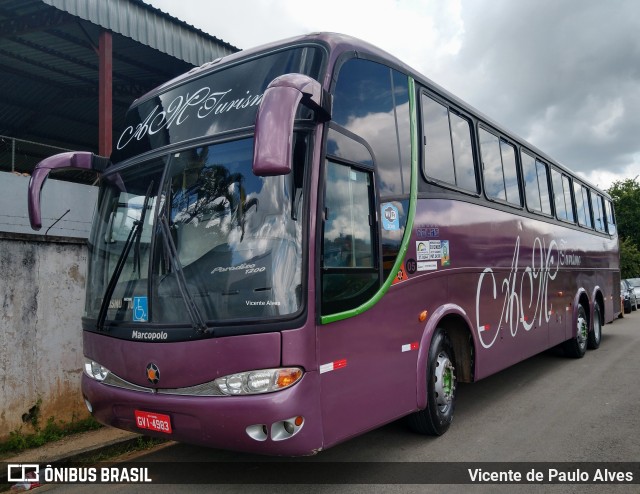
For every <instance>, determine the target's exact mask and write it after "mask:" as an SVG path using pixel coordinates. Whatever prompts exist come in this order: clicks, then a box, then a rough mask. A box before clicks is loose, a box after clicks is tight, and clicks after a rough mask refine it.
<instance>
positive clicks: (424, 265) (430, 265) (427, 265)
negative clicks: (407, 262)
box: [418, 261, 438, 271]
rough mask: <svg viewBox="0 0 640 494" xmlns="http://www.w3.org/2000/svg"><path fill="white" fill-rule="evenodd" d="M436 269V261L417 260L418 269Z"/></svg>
mask: <svg viewBox="0 0 640 494" xmlns="http://www.w3.org/2000/svg"><path fill="white" fill-rule="evenodd" d="M437 269H438V262H437V261H423V262H418V271H436V270H437Z"/></svg>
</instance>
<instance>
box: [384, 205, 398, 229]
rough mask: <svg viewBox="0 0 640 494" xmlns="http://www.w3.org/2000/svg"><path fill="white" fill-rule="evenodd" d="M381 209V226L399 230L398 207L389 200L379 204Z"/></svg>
mask: <svg viewBox="0 0 640 494" xmlns="http://www.w3.org/2000/svg"><path fill="white" fill-rule="evenodd" d="M380 209H381V210H382V228H384V229H385V230H387V231H394V230H400V214H399V213H398V208H397V207H395V206H394V205H393V204H391V203H390V202H387V203H385V204H382V205H381V206H380Z"/></svg>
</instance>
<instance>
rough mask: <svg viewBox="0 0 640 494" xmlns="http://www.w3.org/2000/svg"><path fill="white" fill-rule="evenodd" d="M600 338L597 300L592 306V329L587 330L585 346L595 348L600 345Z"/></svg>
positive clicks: (600, 327) (600, 319) (600, 320)
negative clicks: (587, 335) (587, 336)
mask: <svg viewBox="0 0 640 494" xmlns="http://www.w3.org/2000/svg"><path fill="white" fill-rule="evenodd" d="M601 340H602V314H601V313H600V304H598V303H597V302H596V303H595V305H594V306H593V329H592V330H591V331H589V338H588V339H587V348H589V349H590V350H596V349H597V348H598V347H599V346H600V341H601Z"/></svg>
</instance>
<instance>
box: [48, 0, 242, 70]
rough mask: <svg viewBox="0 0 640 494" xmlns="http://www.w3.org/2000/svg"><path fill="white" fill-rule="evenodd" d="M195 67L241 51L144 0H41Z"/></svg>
mask: <svg viewBox="0 0 640 494" xmlns="http://www.w3.org/2000/svg"><path fill="white" fill-rule="evenodd" d="M42 1H43V2H44V3H46V4H48V5H51V6H53V7H56V8H58V9H60V10H63V11H65V12H68V13H69V14H71V15H75V16H77V17H80V18H81V19H84V20H86V21H90V22H92V23H93V24H96V25H98V26H100V27H103V28H105V29H108V30H110V31H113V32H115V33H118V34H121V35H123V36H127V37H129V38H131V39H133V40H135V41H137V42H139V43H142V44H144V45H147V46H150V47H152V48H155V49H156V50H159V51H161V52H163V53H166V54H168V55H171V56H174V57H176V58H179V59H180V60H184V61H186V62H188V63H191V64H193V65H202V64H203V63H205V62H209V61H211V60H215V59H216V58H218V57H223V56H225V55H230V54H231V53H234V52H236V51H238V49H237V48H236V47H234V46H232V45H230V44H228V43H225V42H224V41H222V40H220V39H218V38H216V37H214V36H211V35H209V34H207V33H205V32H203V31H201V30H199V29H196V28H195V27H193V26H191V25H189V24H187V23H185V22H184V21H181V20H179V19H177V18H175V17H172V16H170V15H169V14H166V13H164V12H162V11H161V10H159V9H156V8H155V7H152V6H151V5H148V4H146V3H144V2H142V1H141V0H109V1H104V0H42Z"/></svg>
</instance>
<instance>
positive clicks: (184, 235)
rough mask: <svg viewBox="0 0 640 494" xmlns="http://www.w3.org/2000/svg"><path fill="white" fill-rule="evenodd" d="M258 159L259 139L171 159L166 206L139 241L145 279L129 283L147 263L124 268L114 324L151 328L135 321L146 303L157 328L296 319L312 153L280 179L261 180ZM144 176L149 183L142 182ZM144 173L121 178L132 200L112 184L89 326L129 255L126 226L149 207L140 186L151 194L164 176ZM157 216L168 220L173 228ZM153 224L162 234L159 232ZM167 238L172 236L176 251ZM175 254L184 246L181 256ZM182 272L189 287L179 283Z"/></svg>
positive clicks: (103, 210)
mask: <svg viewBox="0 0 640 494" xmlns="http://www.w3.org/2000/svg"><path fill="white" fill-rule="evenodd" d="M298 140H299V141H300V142H302V143H304V142H305V139H304V138H299V139H298ZM252 155H253V139H243V140H239V141H233V142H226V143H222V144H217V145H210V146H201V147H197V148H192V149H188V150H184V151H180V152H176V153H173V154H172V155H171V156H170V157H168V159H167V163H168V164H167V166H168V171H167V174H166V179H165V181H164V184H163V185H162V186H161V187H160V190H159V191H158V192H157V198H156V193H155V192H154V193H152V194H151V196H152V197H150V199H149V203H150V204H152V205H155V204H156V203H157V210H158V211H155V210H154V214H152V215H151V214H150V215H149V218H147V219H146V220H145V227H144V229H143V230H142V233H141V235H140V243H141V245H140V256H139V261H140V264H141V273H142V278H144V279H137V277H135V279H132V278H133V277H132V276H131V275H127V274H126V273H127V272H132V271H134V269H133V267H134V266H133V264H137V263H138V260H136V263H134V262H133V259H130V260H128V261H127V263H128V264H131V265H132V267H131V268H127V266H126V265H125V267H124V268H123V269H122V275H120V276H119V277H117V278H118V284H117V286H116V288H115V290H114V294H113V297H111V300H110V301H109V304H108V307H109V312H108V314H107V319H108V320H111V319H116V320H123V321H133V322H145V321H143V320H140V319H136V317H137V316H136V310H135V308H136V307H137V305H136V304H138V303H140V302H141V299H142V298H144V300H142V302H143V303H144V304H143V305H144V306H148V307H149V316H148V317H149V318H148V321H151V322H154V323H183V324H196V323H197V321H198V319H199V318H198V316H197V314H198V313H199V314H201V315H202V318H203V319H204V320H206V321H212V322H214V324H215V323H216V322H217V321H225V320H238V319H247V318H265V317H271V316H273V317H278V316H284V315H290V314H295V313H297V311H298V310H299V309H300V306H301V267H302V265H301V258H302V249H301V238H302V222H301V221H298V220H296V218H301V217H302V216H301V211H302V201H301V200H300V197H302V189H301V187H302V180H300V179H299V175H300V174H301V173H302V172H303V170H304V156H306V153H301V154H300V156H302V159H301V161H299V162H298V163H296V164H295V166H294V172H293V173H291V174H290V175H288V176H280V177H256V176H255V175H253V173H252V171H251V164H252V163H251V162H252ZM141 169H144V170H147V171H148V172H145V173H149V174H148V175H146V174H143V175H142V176H140V170H141ZM136 170H138V175H136V177H135V180H132V178H133V176H132V174H131V173H123V172H121V176H122V179H123V181H124V184H125V188H126V189H127V190H126V191H117V192H116V191H113V190H111V188H110V186H109V185H108V184H109V182H108V181H105V185H104V187H105V189H104V190H103V192H102V195H101V197H102V199H101V204H100V209H99V213H98V214H99V215H100V221H98V222H97V223H96V228H95V230H94V232H93V234H92V249H93V251H92V253H93V258H92V261H91V266H92V267H91V271H90V277H91V279H90V283H89V290H88V303H87V315H88V316H89V317H95V315H96V311H97V309H96V307H98V308H99V306H100V303H99V302H101V300H102V295H103V294H104V293H105V290H104V289H103V288H104V284H103V283H102V282H101V281H100V280H103V279H105V278H106V279H107V280H108V279H109V273H111V272H113V267H111V266H112V263H113V262H114V261H113V257H114V255H115V254H116V253H117V254H118V255H119V254H120V253H121V252H122V246H123V242H124V240H121V239H122V238H123V237H124V238H125V240H126V233H128V229H127V225H129V228H130V226H131V225H132V224H133V223H132V221H134V220H136V219H137V218H139V214H138V213H137V211H139V210H138V209H137V208H139V207H140V206H138V204H139V202H140V198H139V196H138V195H136V194H135V193H134V186H135V190H136V192H137V190H138V189H139V186H138V185H136V184H137V182H138V181H140V182H145V183H146V185H147V186H148V184H149V182H150V181H151V180H152V179H153V178H154V176H158V175H159V174H160V173H161V171H162V170H159V169H157V168H156V169H154V167H153V166H148V165H143V166H138V167H137V168H136ZM296 187H297V190H296ZM145 192H146V189H145ZM129 196H134V197H129ZM123 197H126V198H127V200H126V201H125V200H124V199H123ZM294 198H295V200H294ZM142 199H144V192H143V197H142ZM293 207H295V208H296V211H295V214H292V208H293ZM158 215H160V217H165V218H166V220H165V225H164V227H163V226H162V225H160V224H159V223H158V220H157V218H156V217H158ZM150 218H151V219H150ZM150 221H152V222H153V223H154V224H155V225H156V226H155V227H152V226H150V224H149V222H150ZM120 224H121V225H122V226H119V225H120ZM116 226H118V227H117V228H116ZM162 227H163V228H164V233H163V232H162V230H161V228H162ZM123 232H124V233H123ZM163 236H167V237H169V236H170V239H171V242H167V241H165V240H164V239H163V238H162V237H163ZM154 238H155V241H154ZM167 245H173V246H175V256H174V255H173V254H172V252H171V251H172V250H173V249H170V248H168V247H167ZM151 250H153V253H152V254H151ZM115 257H116V258H117V256H115ZM128 257H131V258H132V257H133V256H132V255H129V256H128ZM175 262H179V266H176V264H175ZM179 268H181V269H179ZM135 271H136V272H137V267H136V269H135ZM181 272H182V274H183V275H184V282H182V281H181V280H180V279H179V277H180V276H181V274H180V273H181ZM185 293H186V296H185ZM190 299H191V301H192V303H193V304H195V306H196V311H195V315H193V313H192V312H190V311H188V310H187V307H186V305H187V302H189V300H190ZM189 314H192V316H190V315H189ZM194 321H196V323H194ZM197 325H198V326H200V324H199V323H198V324H197Z"/></svg>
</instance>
